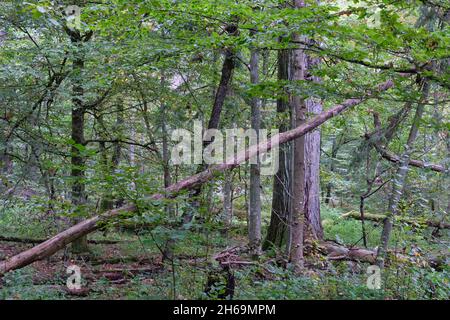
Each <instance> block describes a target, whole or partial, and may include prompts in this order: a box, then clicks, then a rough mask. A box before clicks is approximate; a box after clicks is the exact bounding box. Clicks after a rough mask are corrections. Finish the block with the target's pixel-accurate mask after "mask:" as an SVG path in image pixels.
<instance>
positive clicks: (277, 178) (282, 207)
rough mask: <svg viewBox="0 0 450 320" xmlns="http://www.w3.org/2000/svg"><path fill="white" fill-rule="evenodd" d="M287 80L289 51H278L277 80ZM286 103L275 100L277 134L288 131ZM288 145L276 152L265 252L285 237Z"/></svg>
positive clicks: (287, 202)
mask: <svg viewBox="0 0 450 320" xmlns="http://www.w3.org/2000/svg"><path fill="white" fill-rule="evenodd" d="M288 79H289V51H288V50H280V51H278V80H281V81H285V80H288ZM288 111H289V106H288V101H287V99H286V98H285V97H281V98H278V100H277V114H278V116H279V118H280V119H279V120H280V124H279V127H278V130H279V132H285V131H287V130H289V129H290V128H289V125H288V124H287V123H289V121H286V118H287V117H289V113H288ZM290 149H291V148H290V144H284V145H282V146H280V148H279V151H278V161H279V165H278V171H277V172H276V173H275V175H274V177H273V191H272V210H271V215H270V224H269V228H268V230H267V236H266V239H265V240H264V244H263V250H267V249H269V248H270V247H272V246H275V247H278V248H281V246H282V245H283V243H284V242H285V240H286V236H287V232H286V231H287V224H288V217H289V212H290V201H289V199H290V197H289V194H290V190H291V188H290V183H291V179H290V176H289V172H291V163H290V161H289V159H290V158H291V157H290V152H291V150H290Z"/></svg>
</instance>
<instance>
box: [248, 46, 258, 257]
mask: <svg viewBox="0 0 450 320" xmlns="http://www.w3.org/2000/svg"><path fill="white" fill-rule="evenodd" d="M258 64H259V52H258V51H257V50H256V49H254V50H252V52H251V57H250V82H251V83H252V84H258V83H259V74H258V73H259V66H258ZM260 108H261V101H260V99H258V98H256V97H255V98H252V101H251V122H252V129H254V130H255V131H256V134H257V142H258V143H259V130H260V128H261V110H260ZM256 162H257V163H256V164H250V190H249V197H250V205H249V213H248V216H249V217H248V237H249V248H250V252H251V254H252V255H253V256H254V257H257V256H259V255H260V254H261V176H260V159H259V155H258V156H257V157H256Z"/></svg>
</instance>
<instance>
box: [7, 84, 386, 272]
mask: <svg viewBox="0 0 450 320" xmlns="http://www.w3.org/2000/svg"><path fill="white" fill-rule="evenodd" d="M393 84H394V83H393V81H392V80H388V81H386V82H384V83H382V84H380V85H379V86H378V87H377V88H376V89H375V90H374V91H373V92H369V93H367V95H366V96H364V97H362V98H352V99H347V100H345V101H344V102H343V103H342V104H338V105H335V106H334V107H332V108H330V109H329V110H327V111H324V112H322V113H320V114H318V115H317V116H314V117H312V118H311V119H310V120H309V121H308V122H306V123H304V124H302V125H300V126H298V127H297V128H295V129H292V130H289V131H286V132H283V133H280V134H277V135H275V136H274V137H272V138H271V139H270V140H268V141H264V142H261V143H259V144H257V145H253V146H251V147H250V148H249V149H248V150H244V151H243V152H240V153H238V154H237V155H236V157H234V158H233V159H228V161H226V162H225V163H223V164H218V165H214V166H211V167H209V168H208V169H206V170H205V171H202V172H200V173H198V174H196V175H193V176H191V177H188V178H186V179H184V180H181V181H179V182H178V183H175V184H173V185H171V186H170V187H167V188H165V189H164V190H163V193H159V194H154V195H152V196H150V197H149V200H157V199H162V198H165V197H174V196H176V194H177V193H179V192H180V191H183V190H188V189H193V188H195V187H196V186H198V185H201V184H203V183H205V182H207V181H208V180H209V179H211V178H213V177H214V176H216V175H217V174H218V173H220V172H223V171H225V170H228V169H232V168H234V167H237V166H238V165H239V164H241V163H243V162H245V161H247V160H248V159H250V158H252V157H254V156H257V155H258V154H262V153H264V152H266V151H269V150H270V149H272V148H274V147H277V146H278V145H280V144H283V143H286V142H288V141H291V140H294V139H296V138H298V137H301V136H303V135H304V134H306V133H308V132H310V131H312V130H314V129H315V128H317V127H318V126H320V125H321V124H323V123H324V122H326V121H327V120H329V119H331V118H333V117H335V116H337V115H338V114H340V113H342V112H343V111H345V110H346V109H348V108H350V107H353V106H356V105H358V104H360V103H361V102H363V101H365V100H367V99H369V98H371V97H373V96H374V94H376V93H379V92H382V91H386V90H388V89H389V88H391V87H392V86H393ZM230 160H233V161H230ZM136 210H137V207H136V205H134V204H129V205H126V206H123V207H121V208H118V209H114V210H110V211H107V212H104V213H103V214H101V215H98V216H94V217H92V218H90V219H87V220H84V221H81V222H80V223H78V224H76V225H74V226H72V227H71V228H69V229H67V230H65V231H63V232H61V233H59V234H57V235H56V236H54V237H53V238H51V239H49V240H47V241H45V242H43V243H41V244H39V245H37V246H35V247H33V248H31V249H29V250H27V251H24V252H22V253H20V254H18V255H16V256H13V257H11V258H10V259H8V260H6V261H2V262H0V275H2V274H4V273H6V272H8V271H11V270H14V269H18V268H22V267H24V266H26V265H29V264H30V263H33V262H34V261H38V260H42V259H44V258H46V257H48V256H50V255H52V254H54V253H56V252H57V251H59V250H60V249H62V248H64V247H65V246H66V245H68V244H69V243H71V242H73V241H74V240H76V239H78V238H80V237H82V236H84V235H87V234H89V233H91V232H93V231H95V230H96V229H97V228H98V227H99V224H101V223H104V222H106V221H109V220H112V219H114V218H116V217H118V216H120V214H121V213H125V212H135V211H136Z"/></svg>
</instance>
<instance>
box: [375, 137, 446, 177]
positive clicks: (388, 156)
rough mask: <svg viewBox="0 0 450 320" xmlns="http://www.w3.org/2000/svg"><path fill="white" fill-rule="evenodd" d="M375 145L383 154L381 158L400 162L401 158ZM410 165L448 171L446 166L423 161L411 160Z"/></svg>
mask: <svg viewBox="0 0 450 320" xmlns="http://www.w3.org/2000/svg"><path fill="white" fill-rule="evenodd" d="M374 145H375V148H376V149H377V151H378V152H379V153H380V154H381V156H382V157H383V158H384V159H386V160H389V161H391V162H393V163H399V162H400V157H399V156H398V155H396V154H394V153H392V152H390V151H388V150H386V149H385V148H383V147H381V146H380V145H378V144H374ZM409 165H410V166H412V167H416V168H422V169H430V170H432V171H436V172H446V171H447V170H446V168H445V167H444V166H441V165H439V164H434V163H425V162H423V161H420V160H414V159H409Z"/></svg>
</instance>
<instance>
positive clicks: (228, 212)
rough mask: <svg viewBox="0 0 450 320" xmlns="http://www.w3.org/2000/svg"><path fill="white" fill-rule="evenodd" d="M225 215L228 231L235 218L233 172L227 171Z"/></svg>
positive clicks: (224, 188) (224, 189)
mask: <svg viewBox="0 0 450 320" xmlns="http://www.w3.org/2000/svg"><path fill="white" fill-rule="evenodd" d="M223 215H224V223H225V231H226V232H228V230H229V229H230V227H231V222H232V219H233V176H232V175H231V172H227V173H225V181H224V184H223Z"/></svg>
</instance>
